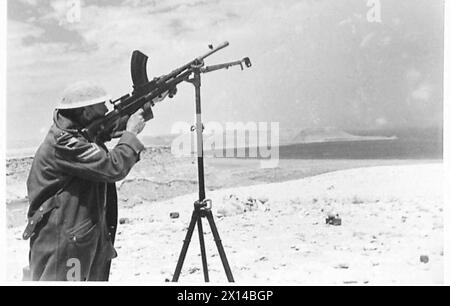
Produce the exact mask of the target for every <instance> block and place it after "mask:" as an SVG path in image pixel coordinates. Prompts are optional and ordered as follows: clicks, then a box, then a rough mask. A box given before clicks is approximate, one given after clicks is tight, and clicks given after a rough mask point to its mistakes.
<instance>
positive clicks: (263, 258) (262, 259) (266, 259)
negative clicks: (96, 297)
mask: <svg viewBox="0 0 450 306" xmlns="http://www.w3.org/2000/svg"><path fill="white" fill-rule="evenodd" d="M268 260H269V259H268V258H267V257H265V256H263V257H261V258H259V259H258V260H257V261H268Z"/></svg>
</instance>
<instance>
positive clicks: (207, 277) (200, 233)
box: [197, 218, 209, 282]
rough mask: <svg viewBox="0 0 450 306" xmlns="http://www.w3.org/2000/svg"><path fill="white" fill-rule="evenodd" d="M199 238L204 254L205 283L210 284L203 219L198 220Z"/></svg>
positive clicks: (201, 250)
mask: <svg viewBox="0 0 450 306" xmlns="http://www.w3.org/2000/svg"><path fill="white" fill-rule="evenodd" d="M197 228H198V238H199V240H200V252H201V253H202V265H203V275H204V277H205V282H209V275H208V263H207V261H206V250H205V239H204V236H203V226H202V218H197Z"/></svg>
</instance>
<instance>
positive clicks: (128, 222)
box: [119, 218, 130, 224]
mask: <svg viewBox="0 0 450 306" xmlns="http://www.w3.org/2000/svg"><path fill="white" fill-rule="evenodd" d="M119 224H130V219H128V218H120V219H119Z"/></svg>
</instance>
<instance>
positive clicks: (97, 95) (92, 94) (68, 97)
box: [55, 81, 111, 109]
mask: <svg viewBox="0 0 450 306" xmlns="http://www.w3.org/2000/svg"><path fill="white" fill-rule="evenodd" d="M110 99H111V97H110V96H109V95H108V94H107V93H106V91H105V90H104V89H103V88H102V87H100V86H98V85H97V84H94V83H91V82H86V81H83V82H77V83H75V84H72V85H70V86H69V87H67V88H66V89H65V90H64V92H63V95H62V98H61V100H60V102H59V104H58V105H57V106H56V107H55V108H56V109H72V108H79V107H84V106H89V105H94V104H98V103H103V102H106V101H109V100H110Z"/></svg>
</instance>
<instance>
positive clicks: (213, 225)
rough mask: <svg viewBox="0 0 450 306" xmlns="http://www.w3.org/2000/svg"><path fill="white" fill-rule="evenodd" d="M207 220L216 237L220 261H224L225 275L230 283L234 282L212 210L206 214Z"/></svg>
mask: <svg viewBox="0 0 450 306" xmlns="http://www.w3.org/2000/svg"><path fill="white" fill-rule="evenodd" d="M205 214H206V218H208V222H209V226H210V227H211V231H212V233H213V236H214V241H215V242H216V245H217V250H218V251H219V255H220V259H221V260H222V264H223V268H224V269H225V274H226V275H227V279H228V281H229V282H234V278H233V274H232V273H231V269H230V265H229V264H228V260H227V255H226V254H225V250H224V249H223V245H222V240H220V236H219V232H218V231H217V227H216V223H215V222H214V218H213V215H212V212H211V210H208V211H206V212H205Z"/></svg>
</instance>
